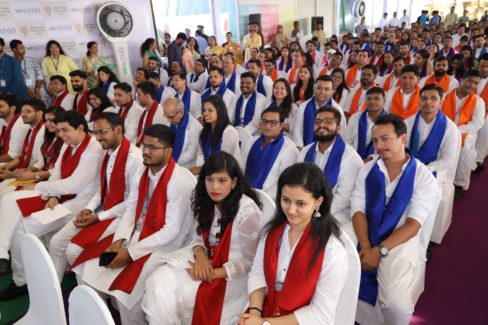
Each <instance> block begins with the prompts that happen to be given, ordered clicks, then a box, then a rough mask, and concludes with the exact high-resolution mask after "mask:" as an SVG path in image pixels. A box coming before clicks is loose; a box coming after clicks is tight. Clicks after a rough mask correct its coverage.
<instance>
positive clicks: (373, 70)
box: [343, 64, 378, 116]
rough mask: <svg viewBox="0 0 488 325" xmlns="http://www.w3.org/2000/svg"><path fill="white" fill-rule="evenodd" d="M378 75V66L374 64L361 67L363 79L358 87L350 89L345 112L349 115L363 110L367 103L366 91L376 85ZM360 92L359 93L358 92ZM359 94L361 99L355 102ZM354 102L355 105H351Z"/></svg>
mask: <svg viewBox="0 0 488 325" xmlns="http://www.w3.org/2000/svg"><path fill="white" fill-rule="evenodd" d="M377 75H378V68H377V67H376V66H375V65H374V64H367V65H365V66H364V67H363V68H362V69H361V79H360V82H359V83H358V85H357V86H356V87H354V88H353V89H351V90H350V91H349V94H348V96H347V98H346V104H345V105H344V107H343V108H344V112H347V114H348V115H349V116H352V115H354V113H356V112H362V111H363V107H364V105H366V93H367V91H368V90H369V89H371V87H374V86H375V85H376V81H375V80H376V76H377ZM358 92H359V94H357V93H358ZM357 96H359V100H358V101H357V102H354V103H353V101H354V99H355V98H357ZM353 104H354V106H355V107H351V106H352V105H353Z"/></svg>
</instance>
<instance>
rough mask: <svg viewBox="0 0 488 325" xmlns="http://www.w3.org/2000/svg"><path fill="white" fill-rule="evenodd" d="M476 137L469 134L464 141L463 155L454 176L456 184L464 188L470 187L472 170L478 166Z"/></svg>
mask: <svg viewBox="0 0 488 325" xmlns="http://www.w3.org/2000/svg"><path fill="white" fill-rule="evenodd" d="M475 144H476V137H474V136H472V135H471V134H469V135H468V136H467V137H466V140H465V142H464V147H462V148H461V155H460V156H459V162H458V165H457V168H456V176H455V177H454V185H457V186H461V187H462V188H463V189H464V190H467V189H468V188H469V183H470V179H471V171H473V170H474V169H475V168H476V156H477V152H476V147H475Z"/></svg>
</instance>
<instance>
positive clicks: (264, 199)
mask: <svg viewBox="0 0 488 325" xmlns="http://www.w3.org/2000/svg"><path fill="white" fill-rule="evenodd" d="M254 190H255V191H256V194H257V195H258V197H259V200H260V201H261V203H262V204H263V207H262V208H261V210H262V211H263V217H264V222H265V223H267V222H268V221H270V220H271V219H272V218H273V217H274V215H275V212H276V204H275V202H274V200H273V199H272V198H271V197H270V196H269V195H268V194H266V192H264V191H263V190H259V189H257V188H255V189H254Z"/></svg>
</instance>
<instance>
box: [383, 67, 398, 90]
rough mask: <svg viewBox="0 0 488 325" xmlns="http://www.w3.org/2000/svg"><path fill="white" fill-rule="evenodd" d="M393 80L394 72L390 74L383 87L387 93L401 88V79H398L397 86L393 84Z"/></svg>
mask: <svg viewBox="0 0 488 325" xmlns="http://www.w3.org/2000/svg"><path fill="white" fill-rule="evenodd" d="M392 80H393V72H392V73H390V74H389V75H388V76H387V77H386V79H385V83H384V85H383V89H384V90H385V92H387V91H388V90H390V89H392V88H396V87H398V86H400V78H397V81H396V83H395V85H394V86H393V85H392V84H391V81H392Z"/></svg>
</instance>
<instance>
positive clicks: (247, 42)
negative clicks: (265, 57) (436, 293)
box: [242, 33, 263, 62]
mask: <svg viewBox="0 0 488 325" xmlns="http://www.w3.org/2000/svg"><path fill="white" fill-rule="evenodd" d="M242 46H243V47H244V48H245V49H246V54H245V56H244V62H247V61H248V60H249V59H250V58H251V49H252V48H257V49H258V50H259V49H260V48H261V46H263V43H262V42H261V36H259V34H257V33H256V34H247V35H246V36H244V41H243V42H242Z"/></svg>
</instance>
